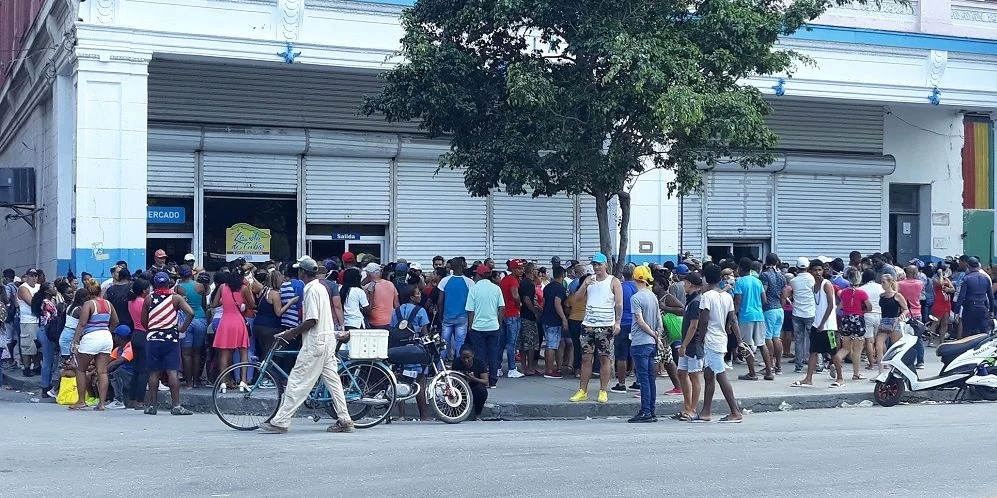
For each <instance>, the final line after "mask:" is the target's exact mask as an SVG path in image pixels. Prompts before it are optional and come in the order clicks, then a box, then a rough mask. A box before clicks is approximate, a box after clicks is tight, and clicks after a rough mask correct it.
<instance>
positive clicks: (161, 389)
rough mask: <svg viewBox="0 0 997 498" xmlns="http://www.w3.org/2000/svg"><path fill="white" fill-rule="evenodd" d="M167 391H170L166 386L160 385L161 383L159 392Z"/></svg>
mask: <svg viewBox="0 0 997 498" xmlns="http://www.w3.org/2000/svg"><path fill="white" fill-rule="evenodd" d="M169 390H170V386H168V385H166V384H162V383H161V384H159V392H164V391H169Z"/></svg>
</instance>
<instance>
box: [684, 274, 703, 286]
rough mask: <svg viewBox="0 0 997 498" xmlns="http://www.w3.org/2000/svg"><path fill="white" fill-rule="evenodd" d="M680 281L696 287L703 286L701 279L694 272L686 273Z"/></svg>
mask: <svg viewBox="0 0 997 498" xmlns="http://www.w3.org/2000/svg"><path fill="white" fill-rule="evenodd" d="M682 280H685V281H686V282H689V283H690V284H692V285H695V286H697V287H699V286H701V285H703V277H701V276H699V274H698V273H696V272H691V273H686V274H685V275H684V276H683V277H682Z"/></svg>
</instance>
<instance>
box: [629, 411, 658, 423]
mask: <svg viewBox="0 0 997 498" xmlns="http://www.w3.org/2000/svg"><path fill="white" fill-rule="evenodd" d="M649 422H657V419H656V418H655V417H654V416H653V415H650V414H648V413H638V414H637V415H634V416H633V417H630V418H629V419H628V420H627V423H628V424H646V423H649Z"/></svg>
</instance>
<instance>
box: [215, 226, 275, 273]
mask: <svg viewBox="0 0 997 498" xmlns="http://www.w3.org/2000/svg"><path fill="white" fill-rule="evenodd" d="M239 258H244V259H245V260H246V261H249V262H253V263H260V262H263V261H269V260H270V229H268V228H257V227H254V226H253V225H250V224H248V223H236V224H235V225H232V226H231V227H229V228H226V229H225V261H235V260H237V259H239Z"/></svg>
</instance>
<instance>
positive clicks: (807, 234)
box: [776, 174, 884, 261]
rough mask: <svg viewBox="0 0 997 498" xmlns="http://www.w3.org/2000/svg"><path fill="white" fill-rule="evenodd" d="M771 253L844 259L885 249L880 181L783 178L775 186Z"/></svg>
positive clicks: (875, 178)
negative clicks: (775, 212)
mask: <svg viewBox="0 0 997 498" xmlns="http://www.w3.org/2000/svg"><path fill="white" fill-rule="evenodd" d="M776 195H777V206H778V213H777V225H776V240H777V243H776V245H777V247H776V252H777V253H779V257H780V258H781V259H782V260H783V261H794V260H796V258H798V257H800V256H805V257H807V258H814V257H817V256H827V257H829V258H843V259H845V260H847V259H848V253H849V252H851V251H861V252H862V253H863V254H870V253H874V252H879V251H882V250H883V249H884V245H883V244H884V241H883V229H882V221H883V206H884V196H883V177H881V176H873V177H859V176H818V175H806V174H782V175H779V177H778V183H777V193H776Z"/></svg>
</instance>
